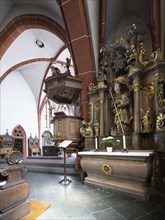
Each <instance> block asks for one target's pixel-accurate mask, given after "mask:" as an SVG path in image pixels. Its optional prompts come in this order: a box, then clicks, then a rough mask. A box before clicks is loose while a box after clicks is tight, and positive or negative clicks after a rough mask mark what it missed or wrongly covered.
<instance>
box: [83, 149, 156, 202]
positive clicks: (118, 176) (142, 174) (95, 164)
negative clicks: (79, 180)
mask: <svg viewBox="0 0 165 220" xmlns="http://www.w3.org/2000/svg"><path fill="white" fill-rule="evenodd" d="M79 155H80V156H81V157H82V159H81V167H82V170H83V172H84V175H83V177H84V182H85V183H89V184H93V185H98V186H103V187H106V188H110V189H113V190H117V191H120V192H123V193H127V194H130V195H133V196H138V197H142V198H144V199H145V200H147V199H149V196H150V194H151V178H152V173H153V158H154V153H153V151H130V152H110V153H109V152H93V151H82V152H79ZM85 173H86V175H85ZM85 176H86V177H85Z"/></svg>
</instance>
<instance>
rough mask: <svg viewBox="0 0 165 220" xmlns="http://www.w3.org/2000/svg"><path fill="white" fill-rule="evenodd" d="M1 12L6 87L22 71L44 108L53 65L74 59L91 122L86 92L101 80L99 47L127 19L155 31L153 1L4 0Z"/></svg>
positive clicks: (0, 65) (0, 44)
mask: <svg viewBox="0 0 165 220" xmlns="http://www.w3.org/2000/svg"><path fill="white" fill-rule="evenodd" d="M153 1H154V0H153ZM162 4H163V3H162ZM0 8H1V11H0V30H1V37H0V58H1V63H0V68H1V71H0V76H1V78H0V82H2V81H3V80H4V79H5V78H6V77H7V76H8V74H10V73H12V72H13V71H19V72H20V74H21V75H22V77H23V78H24V79H25V80H26V82H27V83H28V85H29V86H30V88H31V90H32V91H33V94H34V97H35V99H36V103H37V106H38V108H39V106H40V104H41V92H42V90H43V80H44V78H45V77H46V76H47V74H48V72H49V68H50V65H52V63H55V64H56V65H61V64H64V63H65V61H66V58H67V57H69V56H71V58H72V63H71V64H72V65H71V66H72V73H73V74H75V75H78V76H79V77H80V78H82V79H83V80H84V83H83V91H82V94H81V104H82V106H83V108H82V111H83V115H84V117H85V118H87V117H88V99H87V95H86V90H87V86H88V84H89V83H90V82H92V81H94V80H95V77H96V71H97V67H98V54H99V47H100V46H101V45H102V44H104V43H105V42H106V41H108V39H109V37H111V36H112V37H113V34H114V31H115V28H116V27H117V25H118V24H119V21H120V20H121V19H122V17H124V16H125V15H126V14H127V15H128V14H130V15H132V14H133V15H134V16H137V17H138V18H140V19H142V20H143V22H145V24H146V26H147V27H148V29H150V30H151V29H152V24H151V0H145V1H144V0H134V1H131V0H117V1H114V0H107V1H106V0H100V1H99V0H0ZM37 43H39V44H37ZM42 43H43V45H42ZM61 68H64V67H63V66H61ZM63 70H64V69H63ZM64 71H65V70H64Z"/></svg>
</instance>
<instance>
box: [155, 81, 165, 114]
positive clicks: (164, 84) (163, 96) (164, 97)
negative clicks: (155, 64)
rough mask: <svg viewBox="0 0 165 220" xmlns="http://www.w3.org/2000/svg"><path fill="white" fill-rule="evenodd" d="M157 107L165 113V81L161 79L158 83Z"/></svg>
mask: <svg viewBox="0 0 165 220" xmlns="http://www.w3.org/2000/svg"><path fill="white" fill-rule="evenodd" d="M157 105H158V108H159V111H161V112H164V111H165V79H159V81H158V82H157Z"/></svg>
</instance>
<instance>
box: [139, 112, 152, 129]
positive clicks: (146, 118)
mask: <svg viewBox="0 0 165 220" xmlns="http://www.w3.org/2000/svg"><path fill="white" fill-rule="evenodd" d="M141 111H142V110H141ZM141 122H142V129H143V132H149V131H150V130H151V127H152V123H151V117H150V108H148V109H147V111H146V112H145V113H143V114H142V117H141Z"/></svg>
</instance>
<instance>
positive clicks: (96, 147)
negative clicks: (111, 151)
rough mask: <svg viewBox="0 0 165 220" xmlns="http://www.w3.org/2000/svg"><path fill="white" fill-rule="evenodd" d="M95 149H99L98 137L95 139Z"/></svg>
mask: <svg viewBox="0 0 165 220" xmlns="http://www.w3.org/2000/svg"><path fill="white" fill-rule="evenodd" d="M95 149H96V150H97V149H98V146H97V137H95Z"/></svg>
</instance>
